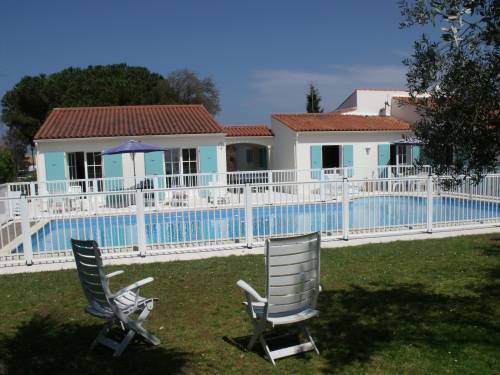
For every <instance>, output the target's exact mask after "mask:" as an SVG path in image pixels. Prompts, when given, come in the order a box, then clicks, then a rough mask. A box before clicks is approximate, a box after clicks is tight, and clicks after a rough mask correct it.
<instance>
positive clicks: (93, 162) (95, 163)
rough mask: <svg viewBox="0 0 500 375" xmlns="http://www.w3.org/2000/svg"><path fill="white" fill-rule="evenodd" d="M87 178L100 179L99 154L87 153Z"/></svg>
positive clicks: (100, 159)
mask: <svg viewBox="0 0 500 375" xmlns="http://www.w3.org/2000/svg"><path fill="white" fill-rule="evenodd" d="M87 178H102V158H101V153H100V152H87Z"/></svg>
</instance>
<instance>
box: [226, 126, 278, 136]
mask: <svg viewBox="0 0 500 375" xmlns="http://www.w3.org/2000/svg"><path fill="white" fill-rule="evenodd" d="M224 130H225V131H226V135H227V136H228V137H272V136H273V132H272V130H271V129H270V128H269V127H268V126H267V125H260V124H259V125H254V124H238V125H232V124H231V125H224Z"/></svg>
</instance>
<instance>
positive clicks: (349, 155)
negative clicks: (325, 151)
mask: <svg viewBox="0 0 500 375" xmlns="http://www.w3.org/2000/svg"><path fill="white" fill-rule="evenodd" d="M342 165H343V167H344V168H348V169H347V177H352V176H353V174H354V170H353V167H354V152H353V145H344V146H343V147H342Z"/></svg>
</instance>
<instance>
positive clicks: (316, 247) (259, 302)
mask: <svg viewBox="0 0 500 375" xmlns="http://www.w3.org/2000/svg"><path fill="white" fill-rule="evenodd" d="M319 268H320V234H319V233H312V234H307V235H303V236H297V237H290V238H284V239H271V240H267V241H266V271H267V272H266V274H267V275H266V276H267V285H266V298H264V297H261V295H260V294H259V293H257V292H256V291H255V289H253V288H252V287H251V286H250V285H249V284H247V283H246V282H245V281H243V280H239V281H238V283H237V285H238V286H239V287H240V288H242V289H243V290H244V291H245V296H246V305H247V312H248V315H249V317H250V319H251V320H252V324H253V327H254V333H253V335H252V337H251V339H250V342H249V343H248V350H251V349H252V348H253V346H254V345H255V343H256V342H257V340H259V342H260V344H261V345H262V348H263V349H264V351H265V353H266V355H267V357H268V358H269V360H270V361H271V362H272V364H273V365H276V363H275V359H278V358H282V357H286V356H290V355H294V354H297V353H302V352H306V351H310V350H315V351H316V353H318V354H319V350H318V348H317V347H316V344H315V343H314V340H313V338H312V337H311V334H310V332H309V329H308V328H307V326H306V321H307V320H308V319H310V318H313V317H316V316H318V315H319V311H318V310H316V303H317V299H318V295H319V293H320V291H321V286H320V284H319ZM293 324H298V325H299V326H300V328H301V330H302V332H303V333H304V335H305V337H306V338H307V341H306V342H303V343H301V344H297V345H293V346H290V347H286V348H282V349H278V350H273V351H271V350H270V349H269V346H268V344H267V342H266V339H265V337H264V333H265V331H266V328H267V327H268V326H269V325H270V326H271V327H275V326H279V325H293Z"/></svg>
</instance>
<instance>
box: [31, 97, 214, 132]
mask: <svg viewBox="0 0 500 375" xmlns="http://www.w3.org/2000/svg"><path fill="white" fill-rule="evenodd" d="M207 133H224V129H223V128H222V127H221V126H220V125H219V124H218V123H217V121H216V120H215V119H214V117H213V116H212V115H211V114H210V113H209V112H208V111H207V110H206V109H205V107H203V106H202V105H198V104H195V105H192V104H189V105H187V104H186V105H137V106H109V107H71V108H55V109H53V110H52V111H51V112H50V114H49V116H48V117H47V119H46V120H45V122H44V123H43V125H42V126H41V128H40V129H39V130H38V132H37V133H36V135H35V139H60V138H92V137H119V136H142V135H175V134H207Z"/></svg>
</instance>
